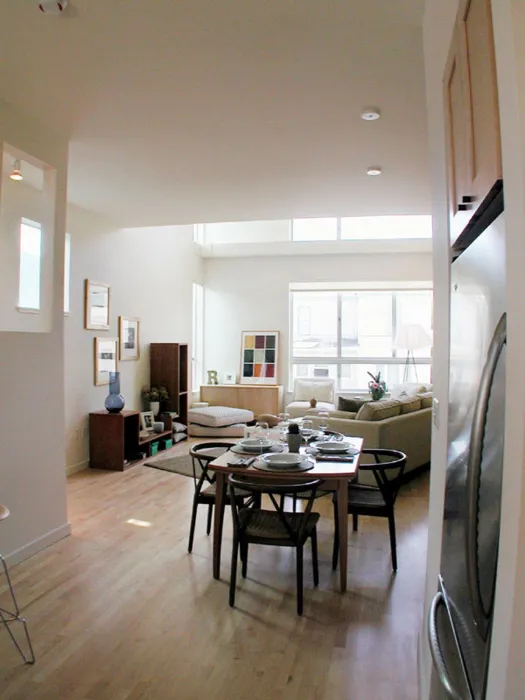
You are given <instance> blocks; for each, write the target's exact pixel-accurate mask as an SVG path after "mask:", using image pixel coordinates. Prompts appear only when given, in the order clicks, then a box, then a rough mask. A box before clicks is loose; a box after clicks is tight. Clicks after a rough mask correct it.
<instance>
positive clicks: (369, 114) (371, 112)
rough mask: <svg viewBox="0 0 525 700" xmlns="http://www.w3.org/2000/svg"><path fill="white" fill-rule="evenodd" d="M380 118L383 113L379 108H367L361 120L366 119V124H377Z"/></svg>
mask: <svg viewBox="0 0 525 700" xmlns="http://www.w3.org/2000/svg"><path fill="white" fill-rule="evenodd" d="M380 116H381V112H380V111H379V109H378V108H377V107H367V108H366V109H364V110H363V111H362V112H361V119H364V120H365V122H375V121H376V119H379V117H380Z"/></svg>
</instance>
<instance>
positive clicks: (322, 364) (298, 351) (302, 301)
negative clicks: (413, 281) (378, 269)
mask: <svg viewBox="0 0 525 700" xmlns="http://www.w3.org/2000/svg"><path fill="white" fill-rule="evenodd" d="M291 296H292V303H291V313H292V322H291V328H292V343H291V373H290V376H291V378H292V380H293V379H294V378H295V377H323V376H328V377H331V378H332V379H334V380H335V383H336V389H337V390H338V391H342V392H344V391H348V392H352V391H356V392H362V391H366V390H367V386H368V381H369V380H370V376H369V375H368V374H367V373H368V372H371V373H372V374H377V372H381V375H382V377H383V378H384V379H385V381H386V382H387V384H388V386H392V385H394V384H399V383H401V382H402V381H404V380H405V379H408V380H409V381H416V380H417V381H420V382H422V383H424V382H430V369H431V356H430V343H431V326H432V291H431V289H407V290H382V289H381V290H359V291H328V290H327V291H322V290H319V291H318V290H312V291H307V290H305V291H292V292H291ZM409 325H410V326H413V325H417V326H420V327H421V328H422V329H423V331H424V333H423V335H426V336H427V337H428V339H429V345H428V347H419V348H415V349H413V351H412V354H413V361H412V358H411V359H410V363H409V366H408V368H407V367H406V365H407V352H408V350H407V349H406V348H401V347H400V346H399V345H398V342H399V341H398V339H399V338H400V337H401V335H402V330H403V329H406V327H407V326H409ZM407 371H408V377H407V376H405V375H406V374H407ZM416 374H417V376H416Z"/></svg>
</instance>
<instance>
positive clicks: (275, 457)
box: [254, 452, 314, 472]
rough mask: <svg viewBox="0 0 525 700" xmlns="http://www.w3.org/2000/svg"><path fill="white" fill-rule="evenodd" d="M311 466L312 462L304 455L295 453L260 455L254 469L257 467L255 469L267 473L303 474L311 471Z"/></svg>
mask: <svg viewBox="0 0 525 700" xmlns="http://www.w3.org/2000/svg"><path fill="white" fill-rule="evenodd" d="M313 466H314V464H313V462H311V461H310V460H309V459H308V457H307V456H306V455H301V454H297V453H295V452H284V453H282V454H275V453H267V454H262V455H261V456H260V458H259V460H257V462H256V463H255V464H254V467H257V469H262V470H263V471H268V472H286V471H288V472H298V471H300V472H304V471H308V469H312V468H313Z"/></svg>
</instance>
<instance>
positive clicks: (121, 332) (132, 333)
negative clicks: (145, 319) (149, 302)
mask: <svg viewBox="0 0 525 700" xmlns="http://www.w3.org/2000/svg"><path fill="white" fill-rule="evenodd" d="M118 340H119V352H120V356H119V359H120V361H121V362H125V361H127V360H139V359H140V319H138V318H135V317H134V316H119V317H118Z"/></svg>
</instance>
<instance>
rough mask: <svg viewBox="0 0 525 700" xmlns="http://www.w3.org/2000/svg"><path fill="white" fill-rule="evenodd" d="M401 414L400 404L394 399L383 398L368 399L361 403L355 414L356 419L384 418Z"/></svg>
mask: <svg viewBox="0 0 525 700" xmlns="http://www.w3.org/2000/svg"><path fill="white" fill-rule="evenodd" d="M400 414H401V404H400V402H399V401H396V400H394V399H384V400H382V401H368V402H367V403H365V404H363V405H362V406H361V408H360V409H359V411H358V412H357V415H356V417H355V419H356V420H370V421H376V420H384V419H385V418H393V417H394V416H399V415H400Z"/></svg>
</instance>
